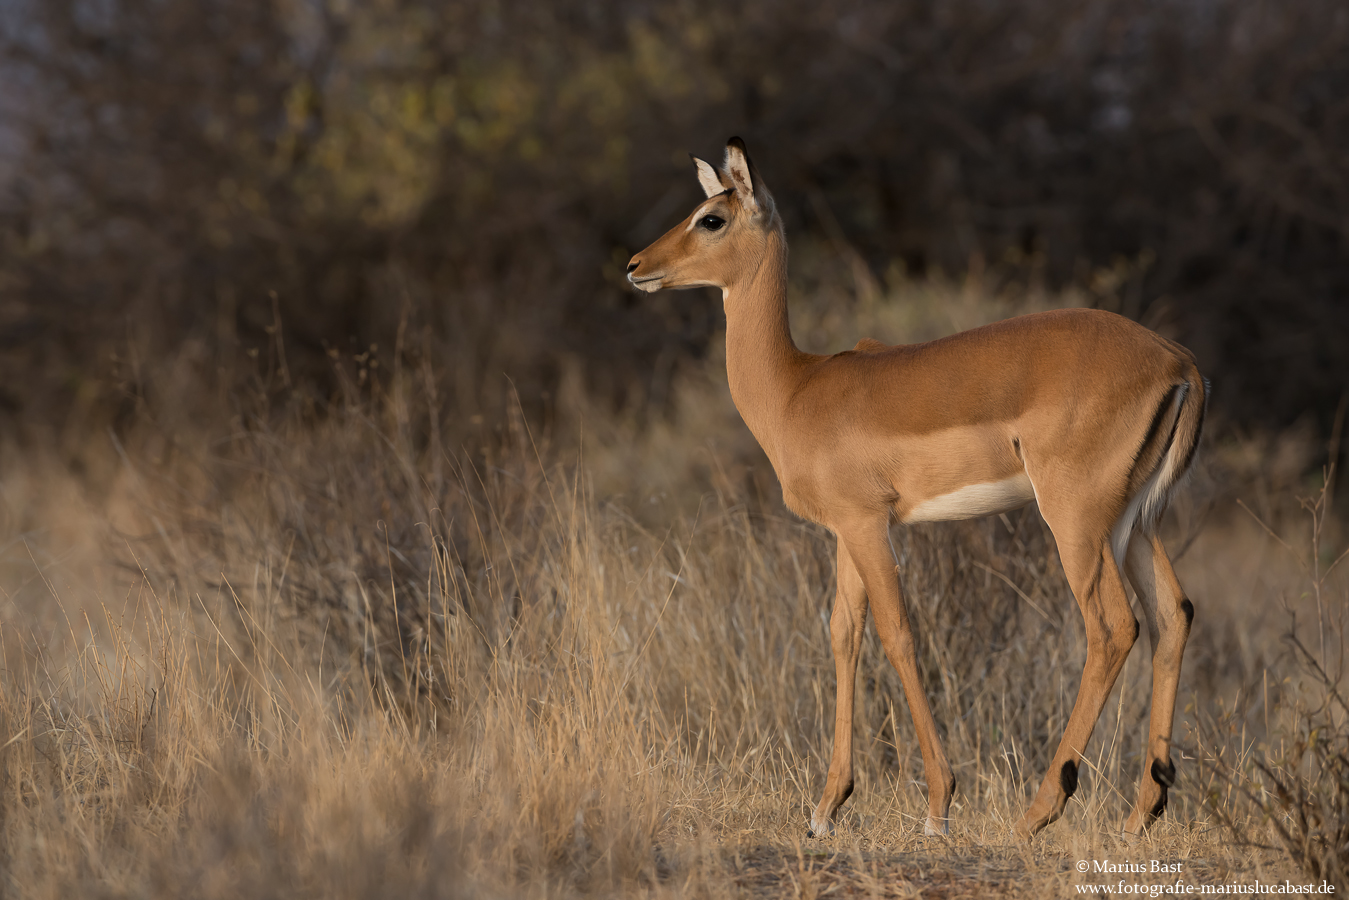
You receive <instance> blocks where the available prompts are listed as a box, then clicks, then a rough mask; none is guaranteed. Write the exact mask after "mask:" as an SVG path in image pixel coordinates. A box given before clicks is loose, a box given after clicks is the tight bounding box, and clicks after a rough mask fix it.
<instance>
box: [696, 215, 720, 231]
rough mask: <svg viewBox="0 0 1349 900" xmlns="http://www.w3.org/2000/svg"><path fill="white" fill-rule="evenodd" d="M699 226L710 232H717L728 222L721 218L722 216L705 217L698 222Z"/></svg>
mask: <svg viewBox="0 0 1349 900" xmlns="http://www.w3.org/2000/svg"><path fill="white" fill-rule="evenodd" d="M698 224H699V225H701V226H702V227H703V228H706V229H707V230H708V231H716V230H717V229H718V228H720V227H721V226H723V225H725V224H726V220H725V219H723V218H721V217H720V216H703V217H702V218H701V219H699V220H698Z"/></svg>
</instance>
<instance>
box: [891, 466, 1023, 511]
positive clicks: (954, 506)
mask: <svg viewBox="0 0 1349 900" xmlns="http://www.w3.org/2000/svg"><path fill="white" fill-rule="evenodd" d="M1034 499H1035V489H1034V488H1033V487H1031V483H1030V479H1029V478H1027V477H1026V474H1025V473H1024V472H1023V473H1021V474H1020V475H1013V476H1012V477H1011V478H1004V479H1003V480H1002V481H992V482H989V483H987V484H968V485H966V486H965V487H963V488H960V489H959V490H956V491H952V492H951V493H949V494H942V495H941V496H940V497H933V498H932V499H930V500H924V501H923V502H921V503H917V504H915V505H914V507H913V508H912V509H910V510H909V512H908V514H907V515H905V516H904V521H905V522H906V523H913V522H950V521H953V520H956V519H974V518H978V517H979V516H991V515H993V514H995V513H1000V512H1007V511H1008V510H1013V509H1019V508H1021V507H1023V506H1025V505H1026V504H1027V503H1029V502H1031V501H1032V500H1034Z"/></svg>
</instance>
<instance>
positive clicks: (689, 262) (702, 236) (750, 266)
mask: <svg viewBox="0 0 1349 900" xmlns="http://www.w3.org/2000/svg"><path fill="white" fill-rule="evenodd" d="M693 162H694V164H695V165H696V166H697V167H698V183H699V184H701V185H702V186H703V193H705V194H706V195H707V199H706V200H704V201H703V202H702V203H700V204H698V206H697V208H695V209H694V210H693V212H692V213H690V214H689V216H688V218H686V219H684V221H682V222H680V223H679V224H678V225H676V226H675V227H674V228H671V229H670V230H669V231H667V232H666V233H665V235H664V236H662V237H661V238H660V239H659V240H657V241H656V242H655V243H654V244H652V245H651V246H650V247H647V248H646V249H645V250H643V251H642V252H641V253H638V254H637V255H636V256H634V257H633V258H632V261H631V262H629V263H628V281H630V282H632V284H633V285H634V286H635V287H636V288H637V289H638V290H642V291H648V292H650V291H658V290H660V289H662V288H693V287H719V288H726V287H728V286H730V285H731V284H732V283H734V282H735V281H736V280H738V279H739V278H741V277H742V276H748V275H752V274H753V273H754V271H755V270H756V269H757V268H758V265H759V262H760V261H761V260H762V258H763V253H764V249H765V247H766V246H767V243H768V239H769V236H770V235H771V234H773V233H775V232H780V231H781V228H782V222H781V220H780V219H779V218H778V215H777V207H776V206H775V205H774V204H773V197H772V195H771V194H769V193H768V189H767V188H766V187H765V186H764V183H763V179H762V178H760V177H759V173H758V171H757V170H756V169H755V168H754V164H753V163H752V162H750V159H749V154H748V153H747V152H745V142H744V141H742V140H740V138H737V137H733V138H731V139H730V140H729V141H727V143H726V159H725V162H723V164H722V167H721V169H720V171H719V170H717V169H716V168H714V167H713V166H712V165H711V164H710V163H708V162H705V161H703V160H701V159H698V158H697V157H693Z"/></svg>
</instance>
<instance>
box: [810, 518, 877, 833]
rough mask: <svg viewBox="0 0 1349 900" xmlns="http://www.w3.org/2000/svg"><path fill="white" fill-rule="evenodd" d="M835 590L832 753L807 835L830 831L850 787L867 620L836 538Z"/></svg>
mask: <svg viewBox="0 0 1349 900" xmlns="http://www.w3.org/2000/svg"><path fill="white" fill-rule="evenodd" d="M837 568H838V593H837V595H836V596H835V598H834V614H833V616H831V617H830V619H829V640H830V643H831V644H832V645H833V648H834V672H835V676H836V678H837V681H838V701H837V703H836V704H835V707H834V755H833V758H832V759H831V760H830V761H829V778H828V780H826V781H825V783H824V795H823V796H822V797H820V802H819V805H818V806H816V807H815V813H814V815H812V816H811V817H810V832H809V837H824V836H825V835H827V834H831V833H833V830H834V815H835V813H837V812H838V808H839V807H840V806H842V805H843V803H844V801H845V800H847V799H848V796H849V795H850V794H852V789H853V765H852V720H853V702H854V699H855V696H856V693H857V691H856V684H857V657H858V655H859V654H860V653H861V651H862V631H863V629H864V628H865V627H866V622H867V594H866V589H865V588H863V586H862V576H861V575H859V574H858V572H857V566H855V565H853V561H852V557H850V556H849V555H848V550H847V548H846V547H844V546H843V541H841V540H840V541H839V542H838V566H837Z"/></svg>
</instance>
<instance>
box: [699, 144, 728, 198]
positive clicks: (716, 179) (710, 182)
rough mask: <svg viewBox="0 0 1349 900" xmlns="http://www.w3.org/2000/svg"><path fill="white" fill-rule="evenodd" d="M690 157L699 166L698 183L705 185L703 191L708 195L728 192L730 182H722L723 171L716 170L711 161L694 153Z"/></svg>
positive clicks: (712, 195) (713, 195)
mask: <svg viewBox="0 0 1349 900" xmlns="http://www.w3.org/2000/svg"><path fill="white" fill-rule="evenodd" d="M689 159H691V160H693V164H694V165H695V166H697V167H698V183H699V184H701V185H702V186H703V193H704V194H706V195H707V196H708V197H715V196H717V194H724V193H726V189H727V188H729V187H730V185H729V184H722V179H721V173H720V172H718V171H717V170H716V168H715V167H713V165H712V164H711V163H710V162H707V161H706V160H702V159H699V158H698V157H696V156H694V155H693V154H692V153H690V154H689Z"/></svg>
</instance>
